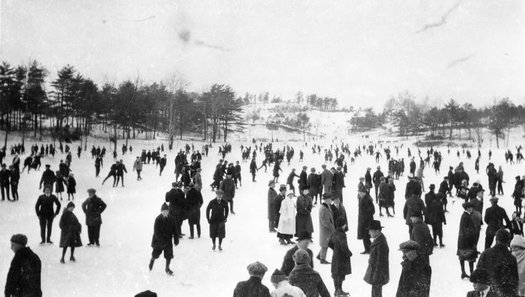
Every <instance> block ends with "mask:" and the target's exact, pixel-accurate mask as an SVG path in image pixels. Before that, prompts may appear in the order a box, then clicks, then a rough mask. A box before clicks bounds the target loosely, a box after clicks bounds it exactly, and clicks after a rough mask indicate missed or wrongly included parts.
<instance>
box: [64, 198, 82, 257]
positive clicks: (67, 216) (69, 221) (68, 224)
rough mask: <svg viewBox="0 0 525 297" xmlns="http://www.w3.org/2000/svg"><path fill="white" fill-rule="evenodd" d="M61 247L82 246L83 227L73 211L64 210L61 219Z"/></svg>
mask: <svg viewBox="0 0 525 297" xmlns="http://www.w3.org/2000/svg"><path fill="white" fill-rule="evenodd" d="M59 226H60V247H61V248H63V247H79V246H82V240H81V239H80V232H82V225H80V222H79V221H78V219H77V217H76V216H75V214H74V213H73V212H72V211H69V210H67V208H65V209H64V212H63V213H62V217H60V224H59Z"/></svg>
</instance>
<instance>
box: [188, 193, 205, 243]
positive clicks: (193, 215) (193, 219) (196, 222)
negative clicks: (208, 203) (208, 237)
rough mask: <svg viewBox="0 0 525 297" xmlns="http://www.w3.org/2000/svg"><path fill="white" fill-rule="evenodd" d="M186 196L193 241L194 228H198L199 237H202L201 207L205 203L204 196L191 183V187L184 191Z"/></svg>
mask: <svg viewBox="0 0 525 297" xmlns="http://www.w3.org/2000/svg"><path fill="white" fill-rule="evenodd" d="M184 192H185V194H186V211H187V217H188V224H189V225H190V237H189V239H193V238H195V237H194V230H193V226H197V236H198V237H199V238H200V237H201V206H202V204H203V203H204V202H203V199H202V194H201V192H200V191H199V190H197V189H196V188H195V185H194V184H193V183H190V185H189V187H187V188H185V189H184Z"/></svg>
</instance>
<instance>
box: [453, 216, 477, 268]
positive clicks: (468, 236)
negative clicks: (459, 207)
mask: <svg viewBox="0 0 525 297" xmlns="http://www.w3.org/2000/svg"><path fill="white" fill-rule="evenodd" d="M474 220H475V218H474V216H473V214H469V213H468V212H466V211H464V212H463V214H462V215H461V220H460V223H459V232H458V250H457V255H458V257H459V259H460V260H475V259H476V258H477V257H478V247H477V245H478V238H479V227H476V223H475V221H474Z"/></svg>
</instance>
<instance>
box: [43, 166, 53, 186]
mask: <svg viewBox="0 0 525 297" xmlns="http://www.w3.org/2000/svg"><path fill="white" fill-rule="evenodd" d="M56 180H57V178H56V176H55V172H53V170H51V169H46V170H45V171H44V172H43V173H42V178H41V179H40V186H41V187H42V185H51V186H52V185H53V184H54V183H55V181H56Z"/></svg>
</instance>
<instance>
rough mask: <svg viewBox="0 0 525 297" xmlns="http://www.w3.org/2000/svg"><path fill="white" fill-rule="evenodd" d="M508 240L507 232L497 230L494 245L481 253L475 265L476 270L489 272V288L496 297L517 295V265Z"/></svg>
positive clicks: (508, 234) (509, 237)
mask: <svg viewBox="0 0 525 297" xmlns="http://www.w3.org/2000/svg"><path fill="white" fill-rule="evenodd" d="M510 239H511V236H510V233H509V232H508V231H507V230H505V229H500V230H498V232H497V233H496V245H494V247H492V248H489V249H486V250H485V251H484V252H483V253H481V256H480V257H479V261H478V265H477V268H484V269H486V270H487V271H488V272H489V275H490V281H491V286H492V287H493V288H494V291H495V292H496V294H497V296H504V297H507V296H509V297H513V296H517V294H518V281H519V277H518V263H517V261H516V258H515V257H514V256H513V255H512V253H511V252H510V251H509V248H508V245H509V243H510Z"/></svg>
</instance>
